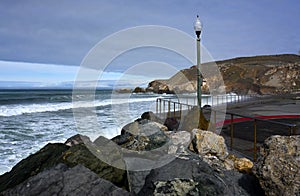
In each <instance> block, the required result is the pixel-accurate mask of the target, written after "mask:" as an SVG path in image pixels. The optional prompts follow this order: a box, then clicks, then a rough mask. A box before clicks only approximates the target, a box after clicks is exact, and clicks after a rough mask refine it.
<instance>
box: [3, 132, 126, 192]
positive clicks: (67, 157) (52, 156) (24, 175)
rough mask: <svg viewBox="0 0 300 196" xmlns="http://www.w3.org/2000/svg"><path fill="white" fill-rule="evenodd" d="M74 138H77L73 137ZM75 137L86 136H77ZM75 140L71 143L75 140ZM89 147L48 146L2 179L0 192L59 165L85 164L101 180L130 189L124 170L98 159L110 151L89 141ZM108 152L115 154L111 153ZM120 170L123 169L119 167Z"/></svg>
mask: <svg viewBox="0 0 300 196" xmlns="http://www.w3.org/2000/svg"><path fill="white" fill-rule="evenodd" d="M72 138H73V139H74V137H72ZM75 138H77V139H78V138H85V137H80V136H75ZM73 139H69V140H68V141H74V140H73ZM76 141H78V140H76ZM87 141H89V140H87ZM71 143H72V142H71ZM86 144H89V148H87V146H86ZM86 144H83V143H80V144H77V145H73V146H71V147H69V146H67V145H65V144H47V145H46V146H45V147H43V148H42V149H41V150H39V151H38V152H36V153H35V154H32V155H30V156H29V157H27V158H26V159H23V160H22V161H20V162H19V163H18V164H17V165H16V166H14V167H13V169H12V170H11V171H10V172H7V173H5V174H3V175H2V176H0V184H1V186H0V191H3V190H6V189H8V188H12V187H14V186H16V185H17V184H20V183H21V182H23V181H24V180H26V179H28V178H29V177H31V176H34V175H36V174H38V173H40V172H42V171H43V170H44V169H46V168H50V167H54V166H56V165H57V164H59V163H64V164H66V165H67V166H69V167H74V166H76V165H78V164H81V165H84V166H85V167H87V168H89V169H90V170H92V171H93V172H95V173H96V174H97V175H98V176H100V177H101V178H104V179H106V180H109V181H111V182H112V183H114V184H115V185H117V186H119V187H123V188H128V183H127V177H126V171H125V170H122V169H118V168H116V167H113V166H111V165H112V164H107V163H106V162H104V161H103V160H101V159H100V158H98V157H96V156H95V155H97V153H98V152H99V153H101V152H103V151H107V149H101V147H97V146H96V145H93V144H92V143H88V142H87V143H86ZM92 152H93V153H92ZM96 152H97V153H96ZM99 153H98V154H99ZM108 153H110V154H111V155H114V154H113V153H111V152H110V151H108ZM114 153H115V152H114ZM102 157H103V156H102ZM118 158H119V156H118ZM114 161H115V162H116V164H115V165H118V166H119V165H121V164H122V162H121V161H120V159H116V160H114ZM124 167H125V166H124V162H123V168H124ZM119 168H122V167H121V166H120V167H119Z"/></svg>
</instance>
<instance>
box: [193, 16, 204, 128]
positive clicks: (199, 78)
mask: <svg viewBox="0 0 300 196" xmlns="http://www.w3.org/2000/svg"><path fill="white" fill-rule="evenodd" d="M194 29H195V33H196V35H197V99H198V107H199V110H200V114H199V115H200V116H201V97H202V93H201V86H202V74H201V68H200V66H201V62H200V34H201V31H202V24H201V21H200V18H199V16H198V15H197V19H196V22H195V25H194ZM199 123H200V122H199Z"/></svg>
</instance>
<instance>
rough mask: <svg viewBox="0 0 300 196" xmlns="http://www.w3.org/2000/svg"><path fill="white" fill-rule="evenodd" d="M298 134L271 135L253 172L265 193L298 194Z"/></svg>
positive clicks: (299, 139) (299, 193)
mask: <svg viewBox="0 0 300 196" xmlns="http://www.w3.org/2000/svg"><path fill="white" fill-rule="evenodd" d="M299 149H300V135H296V136H277V135H276V136H272V137H270V138H268V139H267V140H265V142H264V144H263V146H262V147H261V148H260V157H259V159H258V161H257V163H256V164H255V165H254V168H253V172H254V174H255V175H256V177H257V178H258V179H259V181H260V184H261V186H262V188H263V189H264V190H265V193H266V194H267V195H300V150H299Z"/></svg>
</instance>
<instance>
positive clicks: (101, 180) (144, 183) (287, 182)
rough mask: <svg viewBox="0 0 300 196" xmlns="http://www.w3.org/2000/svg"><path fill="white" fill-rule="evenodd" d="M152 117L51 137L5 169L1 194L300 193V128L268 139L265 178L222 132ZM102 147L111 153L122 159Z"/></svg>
mask: <svg viewBox="0 0 300 196" xmlns="http://www.w3.org/2000/svg"><path fill="white" fill-rule="evenodd" d="M148 117H149V118H150V117H151V114H149V115H146V114H144V117H143V119H140V120H137V121H135V122H133V123H130V124H128V125H126V126H125V127H124V128H123V129H122V133H121V135H120V136H117V137H115V138H113V139H112V140H108V139H106V138H104V137H99V138H97V139H96V140H95V141H94V142H92V141H90V140H89V138H88V137H86V136H81V135H76V136H73V137H72V138H70V139H68V140H67V141H66V142H65V144H48V145H46V146H45V147H43V148H42V149H41V150H40V151H38V152H37V153H35V154H33V155H30V156H29V157H28V158H26V159H24V160H22V161H21V162H19V163H18V164H17V165H16V166H15V167H14V168H13V169H12V170H11V171H10V172H8V173H6V174H4V175H2V176H0V185H1V186H0V194H2V195H22V194H25V195H40V194H41V195H43V194H58V195H60V194H61V195H66V194H73V195H82V194H91V195H93V194H94V195H97V194H108V195H165V194H170V195H264V191H265V193H266V194H267V195H284V194H288V195H297V194H299V181H300V177H299V165H300V164H299V160H300V159H299V155H300V154H299V148H300V146H299V143H300V142H299V139H300V136H291V137H279V136H273V137H271V138H269V139H268V140H266V142H265V144H264V146H263V147H262V148H261V157H260V159H259V161H258V163H257V164H256V165H255V166H254V169H253V171H254V174H255V176H256V177H257V178H258V179H259V182H258V179H257V178H256V177H255V176H254V175H253V174H252V167H253V163H252V162H251V161H250V160H248V159H245V158H237V157H235V156H234V155H231V154H230V153H228V151H227V147H226V145H225V142H224V139H223V138H222V137H221V136H219V135H217V134H214V133H212V132H209V131H204V130H200V129H194V130H192V131H191V132H190V131H169V130H168V129H167V127H166V126H164V125H162V124H160V123H158V122H153V121H150V120H147V118H148ZM111 143H113V144H114V147H112V145H111ZM87 146H89V147H87ZM115 146H117V147H118V148H115ZM151 152H154V153H153V154H151ZM97 153H100V154H101V153H102V155H103V156H104V157H108V156H112V157H113V158H114V159H113V160H111V161H113V163H116V164H108V162H107V161H106V160H100V159H99V158H98V157H97ZM147 153H148V154H149V153H150V155H151V156H144V154H147ZM152 155H153V156H152ZM110 163H112V162H110ZM113 165H117V166H118V167H115V166H113ZM120 168H124V169H120ZM259 184H260V185H261V187H263V189H264V191H263V190H262V189H261V187H260V185H259Z"/></svg>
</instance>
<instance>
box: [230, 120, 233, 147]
mask: <svg viewBox="0 0 300 196" xmlns="http://www.w3.org/2000/svg"><path fill="white" fill-rule="evenodd" d="M232 148H233V114H231V121H230V149H231V150H232Z"/></svg>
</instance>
